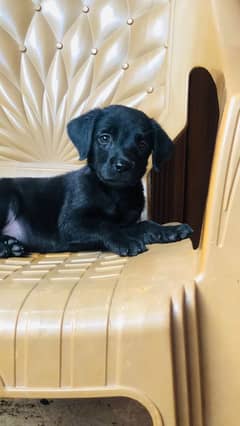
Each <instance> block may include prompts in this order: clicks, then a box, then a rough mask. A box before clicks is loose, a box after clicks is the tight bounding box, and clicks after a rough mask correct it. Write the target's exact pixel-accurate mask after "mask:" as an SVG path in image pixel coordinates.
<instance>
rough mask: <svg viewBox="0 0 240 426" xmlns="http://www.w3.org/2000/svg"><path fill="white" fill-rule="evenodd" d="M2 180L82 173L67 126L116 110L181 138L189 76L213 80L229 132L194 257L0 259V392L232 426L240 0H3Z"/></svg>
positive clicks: (159, 419)
mask: <svg viewBox="0 0 240 426" xmlns="http://www.w3.org/2000/svg"><path fill="white" fill-rule="evenodd" d="M0 11H1V13H0V22H1V26H0V28H1V29H0V36H1V38H0V40H1V42H0V49H1V54H0V105H1V109H0V138H1V144H0V160H1V162H0V175H1V176H45V175H53V174H56V173H62V172H66V171H68V170H71V169H73V168H76V167H79V162H78V158H77V153H76V151H75V149H74V147H73V146H72V144H71V143H70V141H69V140H68V139H67V135H66V132H65V126H66V123H67V122H68V120H69V119H70V118H72V117H73V116H76V115H78V114H80V113H82V112H84V111H86V110H88V109H90V108H93V107H95V106H103V105H108V104H110V103H122V104H127V105H130V106H134V107H137V108H140V109H143V110H144V111H145V112H146V113H148V114H149V115H151V116H154V117H155V118H156V119H158V120H159V122H160V123H161V124H162V126H163V127H164V128H165V130H166V131H167V132H168V133H169V134H170V135H171V137H173V138H174V137H175V136H176V135H177V134H178V133H179V132H180V131H181V130H182V129H183V127H184V125H185V123H186V109H187V92H188V76H189V72H190V71H191V69H192V68H193V67H195V66H199V65H200V66H203V67H205V68H206V69H207V70H209V72H210V73H211V75H212V77H213V78H214V80H215V83H216V86H217V90H218V98H219V105H220V109H221V122H220V127H219V132H218V136H217V143H216V149H215V155H214V164H213V168H212V174H211V183H210V189H209V195H208V200H207V208H206V214H205V220H204V226H203V230H202V237H201V244H200V247H199V249H197V250H193V249H192V246H191V243H190V241H183V242H179V243H175V244H169V245H163V246H161V245H154V246H152V247H150V248H149V251H148V252H147V253H144V254H142V255H140V256H138V257H136V258H119V257H117V256H115V255H113V254H111V253H77V254H69V253H66V254H56V255H54V254H51V255H41V256H40V255H37V254H36V255H33V256H32V257H31V258H26V259H8V260H1V261H0V279H1V282H0V348H1V349H0V396H1V397H37V398H40V397H46V398H47V397H57V398H58V397H59V398H68V397H76V398H80V397H86V396H87V397H96V396H101V397H104V396H120V395H121V396H126V397H130V398H134V399H136V400H138V401H140V402H141V403H142V404H143V405H144V406H145V407H146V408H147V410H148V411H149V413H150V415H151V417H152V421H153V424H154V425H155V426H156V425H158V426H160V425H163V424H164V425H165V426H177V425H178V426H179V425H180V426H192V425H193V426H201V425H203V423H204V422H205V424H207V425H210V426H221V425H224V426H225V425H229V426H235V425H236V426H238V424H239V416H238V412H237V407H238V404H239V397H240V369H239V359H240V332H239V329H240V311H239V299H240V293H239V292H240V287H239V286H240V284H239V282H240V262H239V259H238V257H239V255H238V252H239V249H238V248H239V239H240V226H239V215H240V185H239V156H240V154H239V152H240V124H239V123H240V121H239V110H240V98H239V93H240V36H239V20H240V4H239V1H238V0H228V1H223V0H195V1H192V0H181V1H180V0H171V1H168V0H128V1H127V0H126V1H125V0H88V1H87V0H86V2H83V1H80V0H58V1H57V0H43V1H41V2H37V1H36V2H32V1H30V0H21V1H19V0H1V1H0Z"/></svg>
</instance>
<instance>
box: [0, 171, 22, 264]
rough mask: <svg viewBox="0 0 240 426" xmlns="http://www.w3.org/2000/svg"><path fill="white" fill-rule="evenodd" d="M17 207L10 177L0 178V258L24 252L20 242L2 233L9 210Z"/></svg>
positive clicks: (20, 254)
mask: <svg viewBox="0 0 240 426" xmlns="http://www.w3.org/2000/svg"><path fill="white" fill-rule="evenodd" d="M17 208H18V203H17V199H16V197H15V196H14V188H13V184H12V181H11V179H0V258H6V257H12V256H22V255H23V254H24V252H25V250H24V247H23V245H22V243H20V242H19V241H18V240H17V239H16V238H13V237H11V236H9V235H5V234H4V233H3V232H4V231H3V230H4V227H5V226H6V225H7V223H8V219H9V212H10V210H13V211H15V210H16V211H17Z"/></svg>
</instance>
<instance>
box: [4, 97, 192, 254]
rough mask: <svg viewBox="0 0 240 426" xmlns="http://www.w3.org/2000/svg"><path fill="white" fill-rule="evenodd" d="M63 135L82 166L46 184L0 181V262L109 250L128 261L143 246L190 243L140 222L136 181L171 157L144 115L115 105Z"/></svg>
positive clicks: (171, 230)
mask: <svg viewBox="0 0 240 426" xmlns="http://www.w3.org/2000/svg"><path fill="white" fill-rule="evenodd" d="M67 129H68V134H69V136H70V138H71V140H72V142H73V143H74V145H75V146H76V148H77V149H78V152H79V155H80V158H81V159H87V165H86V166H85V167H84V168H81V169H80V170H77V171H74V172H70V173H67V174H65V175H61V176H56V177H51V178H14V179H8V178H7V179H6V178H3V179H0V197H1V204H0V232H1V235H0V257H8V256H20V255H22V254H24V253H28V252H31V251H38V252H42V253H44V252H61V251H79V250H99V249H101V250H110V251H113V252H115V253H117V254H119V255H121V256H127V255H129V256H133V255H137V254H138V253H141V252H143V251H145V250H146V244H151V243H162V242H169V241H177V240H179V239H182V238H186V237H188V236H189V235H190V234H191V232H192V230H191V228H190V227H189V226H188V225H178V226H167V227H163V226H161V225H159V224H157V223H155V222H152V221H144V222H138V221H139V219H140V215H141V212H142V210H143V207H144V197H143V187H142V183H141V178H142V176H143V175H144V173H145V171H146V166H147V161H148V157H149V155H150V154H151V153H153V166H154V167H155V169H157V170H158V169H159V167H160V165H161V163H162V162H163V161H165V160H166V159H167V158H168V157H169V156H170V154H171V152H172V149H173V144H172V142H171V141H170V139H169V137H168V136H167V135H166V133H165V132H164V131H163V129H162V128H161V127H160V126H159V125H158V124H157V123H156V122H155V121H154V120H152V119H150V118H148V117H147V116H146V115H145V114H144V113H143V112H141V111H137V110H135V109H132V108H127V107H124V106H119V105H113V106H109V107H107V108H104V109H95V110H92V111H90V112H88V113H87V114H84V115H82V116H81V117H78V118H75V119H74V120H72V121H70V123H69V124H68V126H67Z"/></svg>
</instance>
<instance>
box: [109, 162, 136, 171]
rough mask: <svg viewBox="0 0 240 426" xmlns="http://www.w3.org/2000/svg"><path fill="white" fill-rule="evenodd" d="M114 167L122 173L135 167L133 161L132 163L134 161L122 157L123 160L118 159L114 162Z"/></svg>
mask: <svg viewBox="0 0 240 426" xmlns="http://www.w3.org/2000/svg"><path fill="white" fill-rule="evenodd" d="M113 167H114V169H115V170H116V171H117V172H118V173H122V172H126V171H127V170H129V169H131V168H132V167H133V163H132V161H128V160H123V159H122V160H117V161H116V162H115V163H114V164H113Z"/></svg>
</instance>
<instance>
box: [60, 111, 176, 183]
mask: <svg viewBox="0 0 240 426" xmlns="http://www.w3.org/2000/svg"><path fill="white" fill-rule="evenodd" d="M67 130H68V134H69V137H70V139H71V140H72V142H73V143H74V145H75V146H76V148H77V149H78V152H79V154H80V158H81V160H84V159H86V158H87V160H88V164H89V166H90V167H91V168H92V169H94V170H95V172H96V174H97V176H98V178H99V179H100V180H101V181H103V182H104V183H106V184H108V185H112V186H119V187H124V186H129V185H130V186H131V185H136V183H137V182H138V181H139V180H140V179H141V178H142V176H143V175H144V173H145V171H146V167H147V161H148V157H149V155H150V154H151V153H152V155H153V167H154V169H155V170H159V168H160V166H161V164H162V163H163V162H164V161H165V160H167V159H168V158H169V157H170V155H171V153H172V150H173V143H172V142H171V140H170V139H169V137H168V136H167V134H166V133H165V132H164V130H163V129H162V128H161V127H160V126H159V125H158V124H157V122H156V121H155V120H153V119H150V118H149V117H147V115H145V114H144V113H143V112H141V111H138V110H136V109H134V108H128V107H125V106H122V105H111V106H109V107H106V108H104V109H94V110H92V111H90V112H88V113H86V114H84V115H82V116H80V117H78V118H75V119H73V120H72V121H70V123H69V124H68V126H67Z"/></svg>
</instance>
